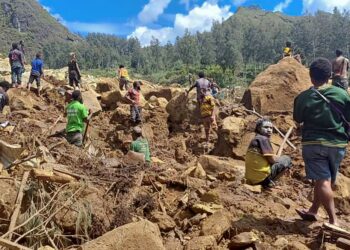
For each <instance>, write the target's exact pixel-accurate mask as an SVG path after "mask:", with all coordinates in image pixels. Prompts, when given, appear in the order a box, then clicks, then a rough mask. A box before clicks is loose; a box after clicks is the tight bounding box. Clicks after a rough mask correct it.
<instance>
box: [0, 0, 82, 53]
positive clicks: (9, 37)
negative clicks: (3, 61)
mask: <svg viewBox="0 0 350 250" xmlns="http://www.w3.org/2000/svg"><path fill="white" fill-rule="evenodd" d="M0 30H1V32H0V41H1V42H0V52H1V53H4V54H6V53H7V52H8V51H9V49H10V47H11V44H12V43H13V42H19V41H20V40H23V41H24V44H25V48H26V51H27V52H28V54H30V55H33V54H35V53H36V51H38V50H41V49H43V47H44V46H45V45H46V44H49V43H51V42H61V43H62V44H68V43H74V41H76V42H81V41H83V39H81V38H80V37H79V36H77V35H74V34H72V33H71V32H69V31H68V29H67V28H65V27H64V26H63V25H62V24H60V23H59V22H58V21H57V20H56V19H55V18H54V17H52V16H51V15H50V14H49V13H48V12H47V11H46V10H45V9H44V8H43V7H42V6H41V5H40V4H39V3H38V1H36V0H0Z"/></svg>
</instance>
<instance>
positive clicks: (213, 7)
mask: <svg viewBox="0 0 350 250" xmlns="http://www.w3.org/2000/svg"><path fill="white" fill-rule="evenodd" d="M232 14H233V13H232V12H230V6H228V5H227V6H223V7H219V6H218V5H217V4H212V3H208V2H204V3H203V5H202V6H197V7H195V8H193V9H192V10H191V11H190V12H189V13H188V14H187V15H183V14H176V16H175V21H174V26H173V27H164V28H160V29H150V28H147V27H145V26H142V27H138V28H136V29H135V31H134V32H133V33H132V34H130V35H129V37H137V38H138V39H139V40H140V42H141V44H142V45H143V46H146V45H149V43H150V41H151V39H152V36H153V37H156V38H158V39H159V41H160V42H161V43H162V44H165V43H166V42H168V41H171V42H174V40H175V38H176V36H181V35H183V34H184V32H185V30H186V29H187V30H189V31H190V32H191V33H195V32H197V31H199V32H203V31H209V30H210V29H211V27H212V24H213V21H219V22H221V21H222V20H226V19H228V18H229V17H230V16H231V15H232Z"/></svg>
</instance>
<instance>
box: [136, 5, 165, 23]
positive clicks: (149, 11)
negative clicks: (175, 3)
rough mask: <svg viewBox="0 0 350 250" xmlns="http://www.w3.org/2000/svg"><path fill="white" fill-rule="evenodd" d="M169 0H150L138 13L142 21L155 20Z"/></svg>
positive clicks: (149, 21)
mask: <svg viewBox="0 0 350 250" xmlns="http://www.w3.org/2000/svg"><path fill="white" fill-rule="evenodd" d="M170 1H171V0H150V1H149V3H148V4H146V5H145V6H144V7H143V9H142V11H141V12H140V13H139V15H138V19H139V20H140V21H141V22H142V23H151V22H154V21H157V19H158V17H159V16H160V15H161V14H163V12H164V10H165V8H166V7H168V5H169V3H170Z"/></svg>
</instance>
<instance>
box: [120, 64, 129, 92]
mask: <svg viewBox="0 0 350 250" xmlns="http://www.w3.org/2000/svg"><path fill="white" fill-rule="evenodd" d="M118 77H119V88H120V90H124V88H125V90H128V89H129V81H130V78H129V73H128V70H127V69H126V68H125V66H124V65H119V70H118Z"/></svg>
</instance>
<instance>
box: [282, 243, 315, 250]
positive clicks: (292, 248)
mask: <svg viewBox="0 0 350 250" xmlns="http://www.w3.org/2000/svg"><path fill="white" fill-rule="evenodd" d="M287 249H288V250H308V249H310V248H309V247H307V246H306V245H304V244H303V243H301V242H298V241H294V242H291V243H289V244H288V246H287Z"/></svg>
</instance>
